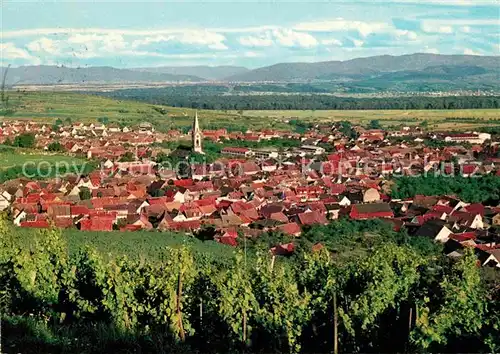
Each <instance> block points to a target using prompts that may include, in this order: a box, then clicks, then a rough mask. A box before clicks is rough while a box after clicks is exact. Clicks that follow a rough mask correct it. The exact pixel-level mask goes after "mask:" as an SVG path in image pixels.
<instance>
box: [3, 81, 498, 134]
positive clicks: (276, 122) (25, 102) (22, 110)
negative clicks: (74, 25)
mask: <svg viewBox="0 0 500 354" xmlns="http://www.w3.org/2000/svg"><path fill="white" fill-rule="evenodd" d="M8 96H9V102H10V105H11V107H12V108H13V112H12V113H11V114H9V115H8V116H7V117H4V119H29V120H39V121H42V122H47V123H54V122H55V121H56V120H57V119H60V120H62V121H69V120H71V122H83V123H90V122H96V121H97V120H98V119H103V118H106V119H107V121H109V122H110V123H120V124H126V125H131V126H133V125H137V124H139V123H140V122H144V121H149V122H151V123H153V124H154V125H155V126H156V128H157V129H159V130H163V131H165V130H168V129H171V128H180V127H183V128H187V127H189V126H190V125H191V123H192V117H193V115H194V112H195V111H194V109H189V108H176V107H167V106H159V105H153V104H148V103H143V102H135V101H128V100H114V99H110V98H105V97H99V96H93V95H86V94H79V93H70V92H48V91H45V92H43V91H35V92H9V93H8ZM395 99H397V98H395ZM198 115H199V117H200V123H201V125H202V127H206V128H229V129H234V130H242V129H246V128H250V129H260V128H275V129H291V126H290V125H289V124H288V123H287V121H288V120H290V119H298V120H303V121H307V122H333V121H340V120H348V121H350V122H352V123H356V124H367V123H368V122H369V121H371V120H374V119H377V120H379V121H380V122H381V123H382V125H385V126H392V125H401V124H404V125H407V124H410V125H411V124H420V123H421V122H422V121H424V120H425V121H427V123H428V127H429V128H431V129H434V130H466V129H475V128H478V127H482V126H492V125H498V124H499V123H498V120H499V119H500V110H495V109H468V110H404V111H403V110H363V111H347V110H302V111H299V110H285V111H284V110H274V111H273V110H254V111H252V110H247V111H216V110H199V111H198ZM450 119H455V120H453V121H450Z"/></svg>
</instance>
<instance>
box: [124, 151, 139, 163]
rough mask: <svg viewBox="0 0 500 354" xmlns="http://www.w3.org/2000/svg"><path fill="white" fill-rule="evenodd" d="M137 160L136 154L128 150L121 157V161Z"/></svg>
mask: <svg viewBox="0 0 500 354" xmlns="http://www.w3.org/2000/svg"><path fill="white" fill-rule="evenodd" d="M134 160H135V156H134V154H133V153H132V152H130V151H127V152H126V153H125V154H123V155H122V156H121V157H120V162H132V161H134Z"/></svg>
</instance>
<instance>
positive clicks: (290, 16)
mask: <svg viewBox="0 0 500 354" xmlns="http://www.w3.org/2000/svg"><path fill="white" fill-rule="evenodd" d="M0 49H1V58H0V59H1V60H0V61H1V64H2V65H6V64H12V65H14V66H19V65H38V64H47V65H67V66H73V67H77V66H104V65H107V66H115V67H124V68H126V67H145V66H162V65H169V66H170V65H172V66H181V65H243V66H247V67H250V68H254V67H259V66H264V65H271V64H274V63H278V62H314V61H326V60H347V59H352V58H356V57H366V56H371V55H381V54H391V55H401V54H409V53H416V52H428V53H440V54H471V55H499V54H500V0H363V1H356V0H350V1H348V0H330V1H312V2H311V1H309V2H306V1H302V2H299V1H279V0H274V1H235V0H233V1H207V0H205V1H197V2H195V1H161V2H160V1H153V2H131V1H123V0H122V1H106V2H100V1H82V0H79V1H67V0H66V1H29V2H26V1H13V0H11V1H9V0H4V2H3V6H2V39H1V48H0Z"/></svg>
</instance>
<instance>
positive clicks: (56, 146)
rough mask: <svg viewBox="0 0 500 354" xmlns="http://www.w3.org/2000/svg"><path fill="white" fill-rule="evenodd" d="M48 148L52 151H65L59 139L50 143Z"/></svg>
mask: <svg viewBox="0 0 500 354" xmlns="http://www.w3.org/2000/svg"><path fill="white" fill-rule="evenodd" d="M47 149H48V150H49V151H51V152H60V151H64V147H63V146H62V145H61V143H60V142H58V141H54V142H52V143H50V144H49V146H47Z"/></svg>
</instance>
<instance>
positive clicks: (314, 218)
mask: <svg viewBox="0 0 500 354" xmlns="http://www.w3.org/2000/svg"><path fill="white" fill-rule="evenodd" d="M298 217H299V220H300V223H301V224H302V225H313V224H326V223H328V220H327V219H326V216H325V215H324V214H322V213H320V212H318V211H311V212H306V213H300V214H298Z"/></svg>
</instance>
